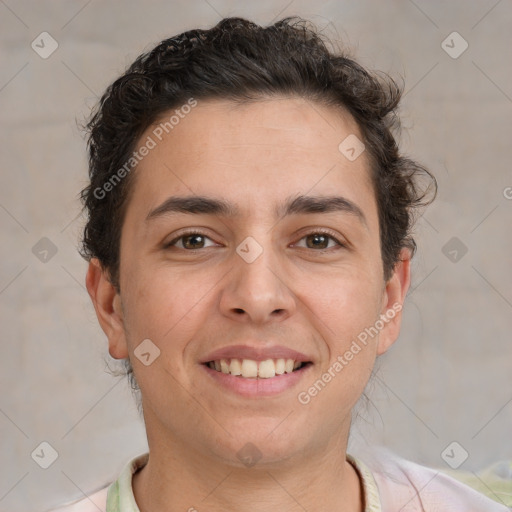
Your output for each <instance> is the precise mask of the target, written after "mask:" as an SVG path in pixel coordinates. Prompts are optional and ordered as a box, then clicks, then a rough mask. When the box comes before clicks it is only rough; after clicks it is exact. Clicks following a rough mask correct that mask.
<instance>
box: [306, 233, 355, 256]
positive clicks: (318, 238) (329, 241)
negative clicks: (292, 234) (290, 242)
mask: <svg viewBox="0 0 512 512" xmlns="http://www.w3.org/2000/svg"><path fill="white" fill-rule="evenodd" d="M297 245H298V246H299V247H304V248H306V249H316V250H317V251H318V252H320V251H324V250H329V249H335V248H336V247H337V248H340V247H345V245H344V244H342V243H341V242H340V241H339V240H338V239H337V238H335V237H334V236H332V235H330V234H328V233H323V232H317V233H310V234H309V235H306V236H304V237H303V238H301V239H300V241H299V243H298V244H297Z"/></svg>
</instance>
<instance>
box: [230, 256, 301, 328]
mask: <svg viewBox="0 0 512 512" xmlns="http://www.w3.org/2000/svg"><path fill="white" fill-rule="evenodd" d="M226 277H227V283H226V285H225V287H224V289H223V291H222V295H221V299H220V308H221V311H222V313H223V314H224V315H225V316H228V317H230V318H231V319H234V320H236V321H239V322H252V323H257V324H264V323H268V322H272V321H278V320H279V321H282V320H285V319H286V318H289V317H290V316H291V315H293V313H294V312H295V310H296V299H295V296H294V294H293V292H292V291H291V290H290V288H289V287H288V279H287V278H286V274H285V271H284V268H283V265H280V264H279V261H278V258H276V257H273V255H272V254H271V251H270V250H269V249H265V250H264V251H263V253H262V254H261V255H260V256H259V257H258V258H257V259H256V260H254V261H252V262H251V263H248V262H247V261H245V260H244V259H243V258H242V257H240V256H239V255H238V254H237V253H235V254H233V267H232V272H229V273H228V275H227V276H226Z"/></svg>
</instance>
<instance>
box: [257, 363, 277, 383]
mask: <svg viewBox="0 0 512 512" xmlns="http://www.w3.org/2000/svg"><path fill="white" fill-rule="evenodd" d="M275 376H276V365H275V363H274V361H273V360H272V359H267V360H266V361H261V363H260V364H259V366H258V377H260V378H261V379H270V378H271V377H275Z"/></svg>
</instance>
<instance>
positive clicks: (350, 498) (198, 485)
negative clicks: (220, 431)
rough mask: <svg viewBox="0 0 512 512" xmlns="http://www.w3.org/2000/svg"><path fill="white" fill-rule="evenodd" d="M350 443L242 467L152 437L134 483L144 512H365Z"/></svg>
mask: <svg viewBox="0 0 512 512" xmlns="http://www.w3.org/2000/svg"><path fill="white" fill-rule="evenodd" d="M347 437H348V433H347V436H343V437H340V438H339V439H337V440H334V441H333V442H329V443H326V444H325V450H324V452H323V453H322V454H320V455H318V454H315V456H310V454H307V452H306V451H305V450H301V451H300V452H299V453H297V454H294V455H293V456H291V457H290V458H288V459H287V460H286V461H280V462H274V463H271V464H270V463H269V464H266V465H262V464H259V463H258V464H256V465H254V466H252V467H244V466H242V467H240V466H238V465H234V464H233V463H230V462H229V461H223V460H220V459H219V458H218V457H210V456H206V455H205V454H204V452H200V451H199V450H197V448H195V447H194V446H184V445H183V443H179V442H173V441H169V439H166V440H162V439H158V436H156V438H155V436H153V438H152V436H150V435H149V433H148V441H149V448H150V456H149V460H148V463H147V464H146V466H144V468H142V469H141V470H140V471H138V472H137V473H136V474H135V475H134V477H133V491H134V496H135V500H136V502H137V504H138V506H139V509H140V511H141V512H155V511H159V512H178V511H179V512H183V511H189V512H203V511H206V510H207V511H208V512H221V511H222V512H226V511H238V510H246V511H247V512H267V511H268V510H281V511H283V512H304V510H307V511H308V512H316V511H318V512H320V511H325V510H332V511H333V512H362V511H363V496H362V489H361V483H360V480H359V477H358V475H357V472H356V471H355V469H354V468H353V467H352V465H351V464H350V463H348V462H347V461H346V459H345V455H346V438H347ZM152 441H153V442H152ZM161 441H163V442H161ZM152 447H154V449H152Z"/></svg>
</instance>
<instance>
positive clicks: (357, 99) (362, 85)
mask: <svg viewBox="0 0 512 512" xmlns="http://www.w3.org/2000/svg"><path fill="white" fill-rule="evenodd" d="M324 39H325V38H324V37H323V36H322V35H321V34H320V33H319V32H318V31H317V30H316V28H315V27H314V26H312V24H310V23H309V22H308V21H307V20H304V19H301V18H299V17H288V18H284V19H282V20H280V21H278V22H277V23H275V24H273V25H270V26H267V27H261V26H259V25H257V24H255V23H253V22H251V21H248V20H246V19H243V18H226V19H223V20H222V21H220V22H219V23H218V24H217V25H216V26H214V27H213V28H211V29H209V30H189V31H187V32H184V33H182V34H180V35H178V36H176V37H172V38H170V39H166V40H164V41H162V42H161V43H159V44H158V45H157V46H156V47H155V48H154V49H153V50H152V51H149V52H147V53H143V54H142V55H140V56H139V57H138V58H137V59H136V60H135V62H133V64H132V65H131V66H130V67H129V68H128V69H127V71H126V72H125V73H124V74H123V75H122V76H121V77H120V78H118V79H117V80H116V81H115V82H114V83H112V84H111V85H110V86H109V87H108V88H107V90H106V92H105V93H104V95H103V96H102V98H101V100H100V101H99V104H98V106H97V108H96V110H95V111H94V112H93V115H92V117H91V119H90V120H89V122H88V124H87V129H88V134H89V139H88V150H89V176H90V184H89V186H87V187H86V188H84V190H82V192H81V199H82V201H83V204H84V208H85V209H86V211H87V214H88V221H87V224H86V226H85V228H84V233H83V241H82V247H81V254H82V255H83V256H84V257H85V258H86V259H87V260H89V259H90V258H92V257H95V258H98V260H99V261H100V263H101V265H102V268H103V269H104V270H106V271H108V275H109V278H110V280H111V282H112V284H113V285H114V286H115V287H116V289H117V290H118V291H120V287H119V261H120V254H119V251H120V234H121V227H122V223H123V218H124V213H125V210H126V206H127V203H128V199H129V194H130V191H131V189H132V188H133V187H132V183H133V177H134V173H133V172H128V170H130V169H126V162H128V161H130V162H131V160H130V158H132V156H133V152H134V149H135V148H136V145H137V143H140V142H139V139H140V137H141V135H142V134H143V133H144V132H145V130H146V129H147V128H148V127H149V126H150V125H151V124H153V123H154V122H155V121H157V120H158V119H159V118H160V117H161V116H162V115H163V114H165V113H168V112H169V111H170V110H172V109H175V108H176V107H179V106H181V105H184V104H187V102H189V101H190V99H191V98H194V99H196V100H198V99H199V100H200V99H211V98H219V99H229V100H230V101H233V102H238V103H244V102H248V101H257V100H258V99H261V98H266V97H272V96H283V95H284V96H295V97H297V96H298V97H302V98H305V99H307V100H311V101H313V102H317V103H320V104H323V105H328V106H331V107H337V108H339V109H342V110H344V111H348V112H349V113H350V114H351V115H352V116H353V117H354V119H355V120H356V122H357V124H358V125H359V128H360V130H361V134H362V137H363V142H364V144H365V147H366V150H367V154H368V155H369V157H370V167H371V169H370V173H371V178H372V182H373V185H374V189H375V197H376V201H377V208H378V214H379V224H380V243H381V252H382V261H383V269H384V278H385V280H386V281H387V280H388V279H389V278H390V277H391V275H392V272H393V268H394V266H395V264H396V263H397V262H398V260H399V257H400V250H401V249H402V248H403V247H409V248H410V249H411V251H412V253H413V254H414V252H415V250H416V244H415V242H414V239H413V237H412V235H411V229H412V225H413V217H414V216H413V213H414V211H415V208H416V207H419V206H423V205H426V204H428V203H429V202H430V201H429V199H428V197H429V196H432V197H431V199H433V198H434V197H435V195H436V191H437V184H436V180H435V178H434V176H432V175H431V174H430V172H429V171H428V170H427V169H425V168H424V167H423V166H421V165H420V164H418V163H416V162H414V161H412V160H410V159H408V158H405V157H404V156H402V155H400V153H399V150H398V145H397V142H396V140H395V137H394V135H393V133H395V131H396V130H397V129H398V128H399V119H398V117H397V115H396V112H397V107H398V103H399V100H400V97H401V88H400V87H399V86H398V85H397V83H396V82H395V81H394V80H393V79H391V78H390V77H389V76H387V75H385V74H383V73H373V72H369V71H368V70H366V69H364V68H363V67H362V66H361V65H359V64H358V63H357V62H355V61H354V60H353V59H352V58H350V57H349V56H348V54H347V53H346V51H344V50H338V49H337V50H330V49H329V48H328V44H326V41H324ZM327 43H328V42H327ZM331 46H332V44H331ZM131 165H133V168H135V167H136V165H135V164H133V163H132V164H131ZM122 169H125V171H124V172H122V173H121V170H122ZM121 175H122V178H123V179H120V176H121ZM113 180H114V181H113ZM425 180H426V183H425ZM106 191H108V193H107V192H106ZM430 192H433V194H430Z"/></svg>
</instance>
